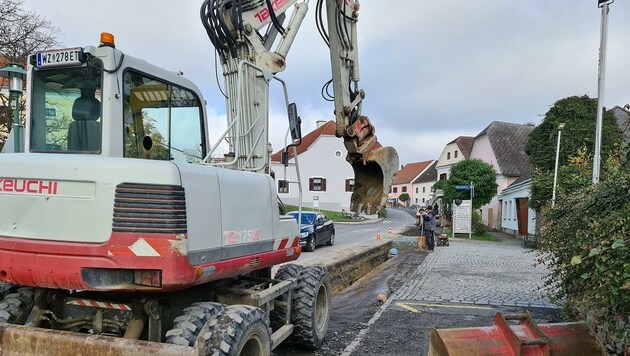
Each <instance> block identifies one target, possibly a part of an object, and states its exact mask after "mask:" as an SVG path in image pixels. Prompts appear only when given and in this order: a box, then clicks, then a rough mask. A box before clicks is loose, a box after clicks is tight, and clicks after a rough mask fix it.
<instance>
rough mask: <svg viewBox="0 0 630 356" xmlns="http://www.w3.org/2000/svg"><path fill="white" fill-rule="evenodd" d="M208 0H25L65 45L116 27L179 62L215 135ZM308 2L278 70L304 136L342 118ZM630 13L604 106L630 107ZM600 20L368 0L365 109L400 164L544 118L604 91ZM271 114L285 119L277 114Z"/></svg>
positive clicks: (620, 10) (615, 40) (169, 64)
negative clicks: (573, 99) (560, 103)
mask: <svg viewBox="0 0 630 356" xmlns="http://www.w3.org/2000/svg"><path fill="white" fill-rule="evenodd" d="M388 3H389V4H395V6H391V5H390V6H387V5H386V4H388ZM96 4H98V5H96ZM200 6H201V1H192V0H184V1H167V0H134V1H128V0H127V1H123V0H108V1H107V2H104V3H103V2H100V3H98V2H97V3H94V2H91V1H78V0H55V1H42V0H24V2H23V5H22V7H23V8H24V9H25V10H28V11H35V12H36V13H37V14H39V15H42V16H44V17H45V18H46V19H47V20H48V21H50V22H51V23H52V24H53V25H55V26H57V27H59V28H60V30H61V33H60V35H59V37H58V39H59V41H60V42H61V43H63V45H64V46H65V47H75V46H87V45H93V46H95V45H98V40H99V34H100V33H101V32H110V33H113V34H114V36H115V38H116V48H118V49H120V50H121V51H123V52H125V53H126V54H129V55H132V56H135V57H139V58H142V59H145V60H147V61H149V62H151V63H153V64H155V65H158V66H160V67H163V68H165V69H169V70H181V71H183V73H184V76H186V77H188V78H189V79H191V80H192V81H193V82H195V83H196V85H197V86H198V87H199V88H200V89H201V91H202V93H203V95H204V98H205V100H206V101H207V113H208V117H209V122H210V124H209V127H210V130H211V133H210V137H211V138H212V137H218V136H219V134H220V133H221V132H222V131H223V128H224V127H225V126H226V124H225V117H224V115H223V114H224V112H225V101H224V99H223V97H222V95H221V93H220V92H219V89H218V87H217V84H216V78H215V64H214V48H213V47H212V44H211V42H210V40H209V39H208V38H207V35H206V32H205V30H204V28H203V26H202V24H201V20H200V18H199V9H200ZM309 7H310V9H309V13H308V14H307V17H306V19H305V21H304V23H303V24H302V27H301V29H300V32H299V33H298V35H297V38H296V40H295V43H294V45H293V47H292V49H291V51H290V52H289V54H288V56H287V69H286V70H285V71H284V72H282V73H280V74H279V76H280V77H282V78H283V79H284V80H285V81H286V83H287V85H288V89H289V96H290V100H291V101H294V102H296V103H297V105H298V109H299V112H300V116H301V117H302V122H303V124H302V132H303V133H307V132H310V131H312V130H314V129H315V128H316V121H318V120H332V119H334V116H333V105H332V103H330V102H327V101H325V100H324V99H323V98H322V97H321V95H320V91H321V87H322V85H323V84H324V83H325V82H326V81H327V80H329V79H330V77H331V75H330V61H329V53H328V48H327V47H326V46H325V44H324V42H323V41H322V39H321V38H320V37H319V34H318V33H317V30H316V25H315V21H314V16H315V11H314V10H315V1H311V2H310V3H309ZM628 14H630V1H627V0H617V1H615V2H614V3H613V4H611V5H610V13H609V16H608V23H609V24H608V37H607V39H608V45H607V48H608V49H607V59H606V76H605V78H606V82H605V84H606V85H605V87H604V88H605V95H604V106H606V107H608V108H612V107H614V106H615V105H619V106H624V105H626V104H630V65H629V64H630V44H629V42H628V39H629V38H630V21H627V17H628ZM600 24H601V9H599V8H597V1H596V0H590V1H589V0H562V1H548V0H528V1H517V0H477V1H469V0H440V1H427V0H401V1H396V2H385V1H367V0H363V1H361V9H360V12H359V23H358V36H359V61H360V70H361V82H360V87H361V88H362V89H364V90H365V92H366V94H367V95H366V98H365V100H364V103H363V114H364V115H367V116H368V117H369V118H370V120H371V121H372V123H373V125H374V126H375V128H376V135H377V136H378V139H379V142H381V143H382V144H383V145H384V146H392V147H394V148H395V149H396V150H397V151H398V154H399V157H400V163H401V164H407V163H411V162H419V161H424V160H430V159H438V158H439V155H440V153H441V151H442V149H443V148H444V146H445V145H446V144H447V143H448V142H450V141H452V140H454V139H455V138H457V137H458V136H462V135H463V136H476V135H477V134H478V133H479V132H481V131H482V130H483V129H484V128H485V127H486V126H488V125H489V124H490V123H491V122H492V121H504V122H514V123H534V124H538V123H540V122H541V121H542V119H543V117H544V114H545V113H546V112H547V111H548V110H549V108H550V107H551V106H552V105H553V104H554V102H556V101H557V100H560V99H562V98H565V97H568V96H573V95H588V96H590V97H593V98H595V97H597V95H598V94H597V87H598V74H597V73H598V56H599V46H600ZM219 72H220V70H219ZM272 118H275V120H279V119H278V113H276V112H272ZM283 120H284V119H283ZM593 120H595V118H593ZM274 122H276V121H274V119H272V121H271V123H272V127H271V134H270V140H271V142H272V145H273V149H274V151H275V150H278V149H280V148H281V145H282V143H283V138H284V134H285V131H284V130H285V128H284V126H283V127H282V130H279V129H277V130H275V126H274ZM593 134H594V133H593Z"/></svg>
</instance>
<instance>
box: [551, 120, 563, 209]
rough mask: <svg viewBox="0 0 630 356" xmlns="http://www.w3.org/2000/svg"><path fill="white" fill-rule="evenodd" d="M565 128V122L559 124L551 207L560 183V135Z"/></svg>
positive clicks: (554, 201) (554, 202)
mask: <svg viewBox="0 0 630 356" xmlns="http://www.w3.org/2000/svg"><path fill="white" fill-rule="evenodd" d="M563 128H564V122H563V123H560V124H559V125H558V145H557V146H556V167H555V168H554V170H553V192H552V193H551V207H552V208H553V207H554V206H555V205H556V185H557V184H558V160H559V159H560V136H561V135H562V129H563Z"/></svg>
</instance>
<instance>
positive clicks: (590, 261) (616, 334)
mask: <svg viewBox="0 0 630 356" xmlns="http://www.w3.org/2000/svg"><path fill="white" fill-rule="evenodd" d="M539 223H540V235H539V248H540V255H539V262H541V263H543V264H545V265H546V266H548V268H549V269H550V270H551V274H550V276H549V277H548V279H547V281H546V284H547V286H549V287H550V290H551V291H552V294H551V297H552V299H553V300H555V301H559V302H565V303H566V304H565V306H566V307H567V310H570V311H572V312H574V313H575V314H577V315H575V316H577V317H578V318H580V319H583V320H586V321H587V322H589V324H590V325H591V327H593V329H594V330H595V331H596V333H597V335H598V337H599V338H600V341H602V343H604V344H605V345H606V346H607V347H608V349H609V351H610V352H613V353H621V354H623V350H624V347H627V345H625V346H624V344H626V343H627V342H628V340H630V173H629V170H628V169H627V167H621V168H620V167H617V169H615V170H612V171H609V172H607V179H606V181H603V182H601V183H599V184H596V185H591V186H589V187H588V188H586V189H581V190H577V191H575V192H574V193H572V194H570V195H568V196H564V197H562V198H560V199H558V200H557V201H556V206H555V208H554V209H543V212H542V214H541V215H540V220H539Z"/></svg>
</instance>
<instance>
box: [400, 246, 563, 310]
mask: <svg viewBox="0 0 630 356" xmlns="http://www.w3.org/2000/svg"><path fill="white" fill-rule="evenodd" d="M449 241H450V246H436V248H435V252H433V253H430V254H429V256H428V257H427V258H426V260H425V261H424V263H423V264H422V265H420V266H419V267H418V269H416V271H415V272H414V273H413V275H412V276H410V280H409V282H408V283H406V284H405V285H404V286H403V287H402V288H401V289H400V290H399V291H398V292H397V293H396V295H395V296H394V298H395V299H397V300H400V301H402V300H407V301H423V302H437V303H455V304H476V305H494V306H517V307H537V308H557V307H558V306H556V305H554V304H553V303H551V302H550V301H549V300H548V299H547V298H545V297H544V294H545V293H544V290H542V288H543V283H544V281H543V280H544V277H545V275H546V273H547V272H546V271H545V269H544V267H542V266H539V265H536V264H535V260H536V253H535V252H531V250H529V249H525V248H523V244H522V243H521V242H520V240H518V239H515V238H511V237H507V238H506V237H505V235H503V238H502V241H501V242H492V241H476V240H467V239H458V238H456V239H451V238H449Z"/></svg>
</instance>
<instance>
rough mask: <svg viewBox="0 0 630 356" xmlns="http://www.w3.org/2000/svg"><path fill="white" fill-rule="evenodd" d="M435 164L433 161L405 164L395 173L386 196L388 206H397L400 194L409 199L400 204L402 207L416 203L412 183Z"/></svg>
mask: <svg viewBox="0 0 630 356" xmlns="http://www.w3.org/2000/svg"><path fill="white" fill-rule="evenodd" d="M434 164H435V161H434V160H430V161H423V162H414V163H407V164H406V165H404V166H402V167H400V170H399V171H398V172H396V175H395V176H394V181H393V182H392V187H391V190H390V192H389V194H388V195H387V201H388V203H389V206H394V205H396V204H399V202H398V199H399V198H400V195H401V194H407V195H408V196H409V199H408V200H406V201H404V202H401V203H402V205H404V206H409V205H412V204H416V203H417V199H416V195H415V193H414V190H413V182H414V181H415V180H416V179H418V177H420V176H421V175H422V173H424V172H425V171H426V170H427V169H428V168H429V167H430V166H433V165H434Z"/></svg>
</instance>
